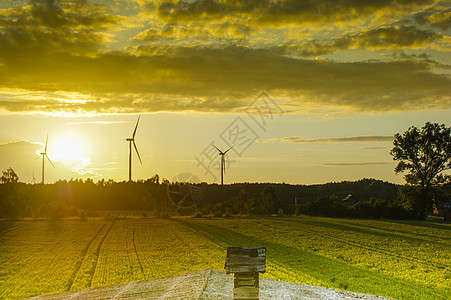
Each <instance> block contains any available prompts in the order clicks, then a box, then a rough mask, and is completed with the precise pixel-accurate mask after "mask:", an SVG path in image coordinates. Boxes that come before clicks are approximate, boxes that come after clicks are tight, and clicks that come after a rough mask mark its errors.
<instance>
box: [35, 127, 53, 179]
mask: <svg viewBox="0 0 451 300" xmlns="http://www.w3.org/2000/svg"><path fill="white" fill-rule="evenodd" d="M48 141H49V135H48V134H47V139H46V140H45V148H44V152H41V155H42V184H44V170H45V158H46V157H47V159H48V160H49V162H50V164H51V165H52V167H55V166H54V165H53V163H52V161H51V160H50V158H49V156H48V155H47V144H48ZM38 158H40V157H38ZM38 158H36V159H38ZM33 177H34V176H33Z"/></svg>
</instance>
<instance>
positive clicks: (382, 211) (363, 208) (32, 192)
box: [0, 122, 451, 219]
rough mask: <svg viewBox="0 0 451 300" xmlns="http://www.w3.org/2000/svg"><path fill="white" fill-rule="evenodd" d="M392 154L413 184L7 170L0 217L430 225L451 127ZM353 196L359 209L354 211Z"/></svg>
mask: <svg viewBox="0 0 451 300" xmlns="http://www.w3.org/2000/svg"><path fill="white" fill-rule="evenodd" d="M393 145H394V147H393V149H392V150H391V152H390V153H391V155H392V156H393V159H394V160H395V161H398V165H397V166H396V168H395V172H396V173H403V172H407V174H406V175H405V180H406V185H404V186H401V185H396V184H392V183H389V182H384V181H381V180H376V179H362V180H358V181H342V182H334V183H327V184H320V185H290V184H285V183H282V184H273V183H236V184H231V185H224V186H223V185H217V184H207V183H201V184H189V183H170V182H169V181H168V180H166V179H163V180H161V182H160V178H159V176H158V175H155V176H153V177H152V178H148V179H147V180H138V181H136V182H135V181H129V182H125V181H123V182H115V181H113V180H111V179H110V180H107V181H105V180H104V179H102V180H100V181H98V182H94V181H93V180H92V179H86V180H84V181H83V180H82V179H75V180H74V179H71V180H69V181H67V180H59V181H57V182H55V183H54V184H46V185H44V184H26V183H21V182H20V181H19V177H18V175H17V174H16V173H15V172H14V170H13V169H11V168H9V169H7V170H6V171H3V176H2V177H1V178H0V179H1V184H0V218H23V217H38V218H40V217H49V218H59V217H76V216H79V215H82V216H83V215H87V214H89V213H91V212H93V211H100V210H108V211H121V210H122V211H124V210H127V211H130V210H133V211H146V214H149V215H156V216H169V215H175V214H177V215H188V214H193V213H197V214H208V215H211V214H213V215H237V214H250V215H268V214H275V213H277V214H283V213H287V214H306V215H313V216H319V215H321V216H331V217H361V218H390V219H399V218H401V219H405V218H416V219H423V218H425V217H426V216H427V215H428V214H431V213H433V212H434V211H433V208H436V209H439V210H440V209H441V210H442V211H445V209H446V208H447V207H449V204H450V191H451V176H450V175H448V174H446V173H445V171H447V170H449V169H450V168H451V128H447V127H446V126H445V125H443V124H442V125H439V124H437V123H433V124H432V123H429V122H428V123H426V124H425V126H424V127H423V128H421V129H418V128H416V127H410V128H409V129H408V130H407V131H406V132H404V133H403V134H402V135H401V134H396V135H395V136H394V143H393ZM348 194H352V195H353V196H354V197H355V198H356V199H357V200H358V203H357V204H356V205H355V206H353V207H346V206H344V205H343V204H342V201H341V200H342V199H343V198H345V197H346V196H347V195H348Z"/></svg>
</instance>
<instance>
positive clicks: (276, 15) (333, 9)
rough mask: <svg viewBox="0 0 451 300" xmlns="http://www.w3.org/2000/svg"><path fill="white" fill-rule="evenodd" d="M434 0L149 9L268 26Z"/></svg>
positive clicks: (295, 0) (166, 16)
mask: <svg viewBox="0 0 451 300" xmlns="http://www.w3.org/2000/svg"><path fill="white" fill-rule="evenodd" d="M430 3H433V1H432V0H409V1H407V0H366V1H358V0H337V1H329V0H304V1H299V0H279V1H273V0H222V1H215V0H196V1H177V2H175V1H152V2H150V3H148V5H147V9H148V10H149V11H151V12H155V13H156V16H157V17H158V18H159V19H161V20H162V21H164V22H171V23H174V22H182V23H187V22H199V21H200V20H201V21H202V22H218V21H223V20H226V19H230V18H231V17H234V18H237V19H244V20H249V21H250V22H251V23H253V24H260V25H265V26H272V27H278V26H284V25H302V24H309V23H316V24H318V23H327V22H329V23H330V22H337V23H340V22H350V21H354V20H356V19H359V18H362V17H367V16H368V15H371V14H374V13H377V12H378V11H383V10H401V11H404V10H405V11H409V10H411V9H412V7H415V6H417V5H424V4H430Z"/></svg>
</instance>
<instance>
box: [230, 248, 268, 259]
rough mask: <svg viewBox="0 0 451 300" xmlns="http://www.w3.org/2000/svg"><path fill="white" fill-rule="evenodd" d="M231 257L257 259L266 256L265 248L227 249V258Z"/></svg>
mask: <svg viewBox="0 0 451 300" xmlns="http://www.w3.org/2000/svg"><path fill="white" fill-rule="evenodd" d="M231 255H239V256H247V257H257V256H266V248H265V247H227V257H229V256H231Z"/></svg>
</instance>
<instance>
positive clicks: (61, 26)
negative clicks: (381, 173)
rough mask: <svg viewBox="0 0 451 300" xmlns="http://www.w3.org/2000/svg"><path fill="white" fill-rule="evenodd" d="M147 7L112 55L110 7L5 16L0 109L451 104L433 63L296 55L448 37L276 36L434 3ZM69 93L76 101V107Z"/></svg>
mask: <svg viewBox="0 0 451 300" xmlns="http://www.w3.org/2000/svg"><path fill="white" fill-rule="evenodd" d="M142 2H145V3H147V4H146V5H145V7H146V8H147V9H148V14H147V15H146V17H147V18H148V20H146V21H143V23H142V25H143V26H144V27H143V30H142V32H140V33H139V34H137V35H136V36H135V38H134V39H133V43H132V44H131V45H129V46H128V47H127V48H126V50H123V51H116V52H114V51H107V50H105V49H106V46H107V45H108V38H107V36H106V34H107V32H109V31H111V30H113V29H114V28H115V27H116V26H119V25H120V24H124V23H123V22H125V21H124V20H123V17H120V16H117V15H112V14H110V13H109V11H110V10H109V8H107V7H105V6H102V5H97V4H90V3H89V2H88V1H76V0H65V1H62V0H61V1H57V0H46V1H44V0H34V1H31V2H30V4H29V5H26V6H22V7H15V8H10V9H2V10H0V82H1V86H0V87H1V88H2V89H1V90H0V94H2V95H3V96H2V97H1V98H0V110H3V111H8V112H41V113H73V114H80V113H135V112H154V111H188V110H192V111H201V112H239V111H242V110H243V109H244V108H245V107H246V106H247V105H248V104H249V103H250V101H252V100H253V99H254V97H256V95H258V94H260V93H261V92H262V91H266V92H268V93H269V94H270V95H271V97H273V98H276V99H278V100H280V103H281V104H282V105H286V106H289V107H290V111H292V110H294V111H296V110H298V111H301V112H302V111H303V112H307V110H306V107H309V106H314V107H320V108H327V107H334V108H337V107H338V108H340V109H341V110H342V111H366V112H386V111H410V110H422V109H448V108H449V107H450V102H451V100H450V96H449V86H450V84H451V82H450V81H451V79H450V77H449V76H446V75H441V74H438V72H436V70H434V68H435V67H437V65H438V64H437V63H435V62H434V61H433V60H432V58H428V59H422V60H419V59H418V57H413V58H412V57H411V56H408V55H407V54H406V55H405V56H403V57H401V58H400V57H397V58H396V59H394V60H391V61H390V60H388V59H387V60H384V61H383V60H380V61H361V62H336V61H331V60H323V61H320V60H317V61H315V60H307V59H300V58H299V57H301V55H321V54H325V53H331V52H335V51H338V50H347V49H370V50H379V49H383V50H392V49H395V50H400V49H401V50H402V51H407V50H408V49H418V48H427V47H429V46H430V45H431V44H434V43H438V42H441V41H442V40H445V38H443V36H442V35H441V34H438V33H436V32H433V31H429V30H426V29H424V28H423V29H420V28H416V27H413V26H394V25H388V24H387V25H386V26H383V27H380V25H377V26H376V25H371V26H372V27H367V26H363V25H361V26H358V28H359V30H360V31H361V32H358V30H357V29H356V30H357V31H352V32H353V33H348V34H344V33H343V31H340V30H336V32H334V33H333V34H328V37H330V39H329V40H327V39H326V40H324V39H319V38H317V39H311V40H307V39H302V40H301V41H300V42H296V43H286V40H287V39H286V37H287V36H291V35H290V34H288V33H287V35H286V36H285V35H284V34H285V31H283V32H282V31H278V30H279V28H280V27H281V26H287V28H288V29H289V28H290V26H291V25H292V24H294V26H303V27H302V28H305V30H308V26H304V25H305V24H307V25H308V24H311V23H312V24H313V23H315V24H327V22H329V21H330V24H331V25H330V26H331V30H330V32H333V31H334V30H335V29H337V28H338V27H340V25H341V24H343V23H346V24H348V25H349V26H350V25H352V24H353V23H352V22H354V21H353V20H354V19H358V18H361V17H362V16H364V17H365V22H372V19H373V17H374V16H375V15H376V14H380V13H381V12H383V11H384V12H385V11H387V12H391V13H393V12H398V11H399V12H401V13H402V14H406V13H408V12H411V11H416V10H415V8H418V10H419V11H423V10H425V8H424V7H428V6H430V5H429V4H432V2H434V1H427V0H416V1H407V0H405V1H402V0H377V1H376V0H368V1H357V0H339V1H326V0H315V1H313V0H309V1H294V0H293V1H292V0H290V1H273V0H271V1H270V0H261V1H244V0H221V1H213V0H199V1H189V2H188V1H151V2H150V1H148V2H146V1H140V3H142ZM426 4H427V5H426ZM421 5H423V6H421ZM437 11H438V10H437ZM436 13H437V12H436ZM139 16H140V17H141V16H142V15H139ZM134 17H136V16H134ZM157 17H158V18H159V19H158V20H156V19H155V18H157ZM430 17H431V18H432V14H431V15H430ZM428 18H429V17H428ZM137 19H139V18H138V17H137ZM376 23H377V22H376ZM265 24H267V25H265ZM290 24H291V25H290ZM361 24H362V23H361ZM265 26H267V27H268V28H269V27H270V29H267V28H264V27H265ZM275 27H278V28H276V29H275ZM347 28H349V27H347ZM297 29H299V27H297ZM297 29H296V30H297ZM280 30H281V29H280ZM269 32H272V34H273V35H274V36H276V38H277V35H278V34H279V33H281V34H280V40H277V41H274V38H268V41H266V40H265V38H266V37H265V35H266V34H267V33H269ZM259 34H260V35H261V36H259ZM334 36H335V37H334ZM291 37H292V36H291ZM446 38H448V37H446ZM278 45H283V46H278ZM409 55H411V54H409ZM387 57H389V56H387ZM385 59H386V58H385ZM445 67H447V66H445ZM19 90H20V91H24V92H19ZM5 91H6V92H5ZM7 91H11V92H10V93H11V95H5V93H8V92H7ZM36 94H39V95H36ZM71 94H77V95H78V96H77V97H76V99H75V100H74V99H72V98H71V97H72V96H71Z"/></svg>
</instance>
